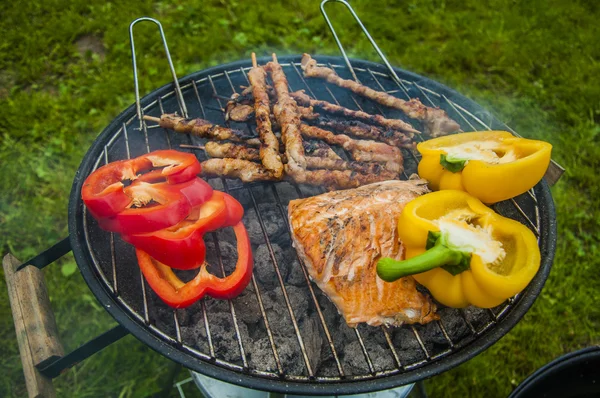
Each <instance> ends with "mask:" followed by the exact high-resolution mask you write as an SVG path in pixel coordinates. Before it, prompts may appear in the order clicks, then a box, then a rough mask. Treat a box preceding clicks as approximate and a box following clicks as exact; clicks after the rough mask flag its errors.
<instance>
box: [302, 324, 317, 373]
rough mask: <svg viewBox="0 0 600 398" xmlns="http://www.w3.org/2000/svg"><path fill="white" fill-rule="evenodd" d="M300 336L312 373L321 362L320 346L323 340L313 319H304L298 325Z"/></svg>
mask: <svg viewBox="0 0 600 398" xmlns="http://www.w3.org/2000/svg"><path fill="white" fill-rule="evenodd" d="M299 328H300V335H301V336H302V341H303V343H304V349H305V350H306V356H307V357H308V361H309V362H310V365H311V368H312V369H313V371H314V370H315V369H317V368H318V367H319V365H320V362H321V346H322V344H323V338H322V337H321V333H320V329H319V325H318V324H317V320H316V319H315V318H304V319H303V320H302V321H301V323H300V327H299Z"/></svg>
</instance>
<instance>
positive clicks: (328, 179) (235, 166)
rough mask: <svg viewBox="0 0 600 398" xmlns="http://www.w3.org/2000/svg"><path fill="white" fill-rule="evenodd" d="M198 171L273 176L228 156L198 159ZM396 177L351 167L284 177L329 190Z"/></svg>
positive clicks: (248, 177)
mask: <svg viewBox="0 0 600 398" xmlns="http://www.w3.org/2000/svg"><path fill="white" fill-rule="evenodd" d="M202 173H203V174H205V175H207V176H220V177H228V178H238V179H240V180H242V181H243V182H252V181H274V180H276V179H275V178H274V177H273V175H272V174H271V173H270V172H269V171H268V170H267V169H266V168H265V167H263V166H261V165H260V164H257V163H254V162H251V161H248V160H242V159H232V158H223V159H219V158H214V159H208V160H205V161H204V162H202ZM395 177H396V176H395V174H394V173H392V172H390V171H386V170H383V171H382V172H381V173H379V174H363V173H359V172H356V171H353V170H300V171H298V172H297V173H295V174H294V175H287V178H289V179H291V180H293V181H295V182H297V183H299V184H310V185H317V186H324V187H326V188H328V189H330V190H332V189H346V188H356V187H359V186H361V185H366V184H371V183H373V182H379V181H386V180H392V179H394V178H395Z"/></svg>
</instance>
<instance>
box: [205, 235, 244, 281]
mask: <svg viewBox="0 0 600 398" xmlns="http://www.w3.org/2000/svg"><path fill="white" fill-rule="evenodd" d="M220 237H221V236H219V238H220ZM205 239H206V240H205V244H206V262H207V263H208V265H209V266H208V271H209V272H210V273H212V274H214V275H217V276H219V277H222V276H223V272H222V271H221V264H220V263H219V254H220V256H221V261H222V262H223V268H224V269H225V273H226V274H229V273H231V272H232V271H233V269H234V268H235V264H236V262H237V247H236V246H234V245H233V244H231V243H229V242H228V241H226V240H225V239H219V241H218V243H219V245H218V248H219V250H218V254H217V250H216V248H215V241H214V239H213V237H212V236H210V235H207V236H206V238H205Z"/></svg>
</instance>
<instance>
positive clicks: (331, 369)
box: [316, 353, 340, 377]
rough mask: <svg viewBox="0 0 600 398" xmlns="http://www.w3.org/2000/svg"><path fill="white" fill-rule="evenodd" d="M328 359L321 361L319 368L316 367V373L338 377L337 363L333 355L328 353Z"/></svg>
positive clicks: (322, 375) (321, 375)
mask: <svg viewBox="0 0 600 398" xmlns="http://www.w3.org/2000/svg"><path fill="white" fill-rule="evenodd" d="M330 357H331V358H330V359H329V360H327V361H323V362H321V364H320V366H319V368H318V369H317V372H316V375H317V376H320V377H339V376H340V371H339V370H338V367H337V363H336V362H335V360H334V359H333V356H332V355H331V353H330Z"/></svg>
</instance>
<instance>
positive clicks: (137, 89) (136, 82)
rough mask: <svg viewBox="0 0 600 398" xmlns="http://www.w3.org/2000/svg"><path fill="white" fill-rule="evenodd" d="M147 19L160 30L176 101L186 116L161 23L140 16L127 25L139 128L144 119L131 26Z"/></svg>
mask: <svg viewBox="0 0 600 398" xmlns="http://www.w3.org/2000/svg"><path fill="white" fill-rule="evenodd" d="M143 21H148V22H152V23H154V24H155V25H156V26H158V30H159V32H160V38H161V39H162V43H163V47H164V48H165V55H166V56H167V61H169V69H170V70H171V76H173V84H174V85H175V93H176V97H177V102H178V103H179V109H180V110H181V113H182V115H183V117H186V118H187V117H188V111H187V107H186V106H185V101H184V100H183V95H182V93H181V87H179V81H178V80H177V73H175V67H174V66H173V60H172V59H171V53H170V52H169V46H168V45H167V38H166V37H165V32H164V30H163V28H162V25H161V23H160V22H159V21H157V20H156V19H154V18H149V17H141V18H138V19H136V20H134V21H133V22H132V23H131V24H130V25H129V41H130V43H131V63H132V64H133V85H134V88H135V107H136V111H137V117H138V120H139V121H140V130H142V128H143V124H144V119H143V116H144V115H143V112H142V106H141V104H140V85H139V80H138V72H137V60H136V55H135V43H134V40H133V27H134V26H135V25H136V24H137V23H140V22H143Z"/></svg>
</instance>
